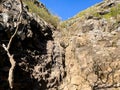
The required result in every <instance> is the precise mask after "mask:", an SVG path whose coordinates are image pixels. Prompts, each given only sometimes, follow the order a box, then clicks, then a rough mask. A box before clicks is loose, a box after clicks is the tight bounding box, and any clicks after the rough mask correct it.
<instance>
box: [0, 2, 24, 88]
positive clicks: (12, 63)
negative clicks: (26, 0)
mask: <svg viewBox="0 0 120 90" xmlns="http://www.w3.org/2000/svg"><path fill="white" fill-rule="evenodd" d="M20 5H21V7H20V13H19V16H18V20H17V27H16V29H15V32H14V34H13V35H12V36H11V38H10V40H9V42H8V45H7V46H5V44H2V47H3V48H4V50H5V51H6V52H7V55H8V57H9V61H10V63H11V68H10V70H9V74H8V82H9V86H10V88H11V89H12V88H13V82H14V69H15V66H16V61H15V59H14V58H13V55H11V54H10V51H9V49H10V47H11V43H12V41H13V38H14V37H15V35H16V33H17V31H18V28H19V24H20V23H21V15H22V8H23V5H22V1H21V0H20Z"/></svg>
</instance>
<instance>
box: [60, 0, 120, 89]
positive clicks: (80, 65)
mask: <svg viewBox="0 0 120 90" xmlns="http://www.w3.org/2000/svg"><path fill="white" fill-rule="evenodd" d="M108 1H110V0H108ZM108 1H107V0H106V1H105V2H104V3H101V4H99V5H98V6H96V8H99V11H100V10H101V9H103V8H101V6H107V9H105V8H104V11H105V10H108V9H109V10H110V8H111V5H108V3H107V2H108ZM112 1H113V2H112V3H114V5H115V6H116V5H118V4H119V3H116V2H119V0H112ZM109 3H110V2H109ZM112 3H111V4H112ZM112 7H113V6H112ZM117 9H119V7H117ZM96 12H97V11H96ZM86 13H87V11H86ZM107 13H109V12H107ZM107 13H106V12H104V14H107ZM100 14H102V15H104V14H103V12H102V11H101V13H100ZM91 15H92V14H91V13H87V14H86V16H91ZM86 16H83V17H82V16H81V17H79V18H77V19H76V18H75V20H74V18H73V22H72V21H71V20H72V19H71V20H70V22H72V24H69V25H70V26H67V28H66V31H67V30H68V31H67V32H64V34H65V33H66V34H67V35H66V36H65V35H64V34H63V35H64V36H63V37H64V38H67V39H66V40H67V41H66V42H67V43H68V44H69V46H68V47H67V48H66V54H65V55H66V59H65V62H66V63H65V65H66V71H67V76H66V78H65V80H64V81H63V84H61V86H60V90H119V89H120V77H119V76H120V55H119V53H120V44H119V43H120V29H119V28H120V22H119V18H118V17H119V14H117V15H116V16H117V18H116V17H114V16H113V17H112V16H111V17H110V18H107V19H106V18H105V17H102V16H101V17H100V18H99V19H98V18H97V16H94V15H93V16H92V17H91V18H86ZM98 16H100V15H98ZM68 22H69V21H68Z"/></svg>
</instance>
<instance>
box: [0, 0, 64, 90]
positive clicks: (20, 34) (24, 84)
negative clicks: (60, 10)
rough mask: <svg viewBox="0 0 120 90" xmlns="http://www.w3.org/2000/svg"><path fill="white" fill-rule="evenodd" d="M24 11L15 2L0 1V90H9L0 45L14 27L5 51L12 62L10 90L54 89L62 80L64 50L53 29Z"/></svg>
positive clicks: (7, 67) (4, 58)
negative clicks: (11, 88)
mask: <svg viewBox="0 0 120 90" xmlns="http://www.w3.org/2000/svg"><path fill="white" fill-rule="evenodd" d="M21 7H22V8H21ZM27 9H28V8H27V7H26V6H25V5H24V4H23V3H21V2H20V1H19V0H2V1H0V90H9V84H8V80H7V78H8V71H9V68H10V66H11V64H10V62H9V58H8V56H7V54H6V51H5V50H4V49H3V47H2V44H5V45H7V44H8V42H9V40H10V38H11V36H12V35H13V34H14V32H15V30H16V28H17V27H18V31H17V34H16V35H15V37H14V38H13V41H12V43H11V46H10V49H9V51H10V53H11V54H12V55H14V59H15V61H16V68H15V71H14V88H13V90H25V89H26V90H56V89H57V86H58V85H59V84H60V82H61V80H62V79H63V78H64V77H65V61H64V60H65V55H64V49H63V48H62V47H61V46H60V45H59V42H58V39H57V37H55V35H54V33H55V32H57V31H56V30H55V28H54V27H53V26H51V25H49V24H47V22H45V21H44V20H43V19H41V18H40V17H39V16H37V15H35V14H32V13H29V12H28V10H27ZM20 10H22V13H21V21H18V18H19V17H18V16H19V14H20ZM18 22H19V24H17V23H18ZM53 37H54V38H53ZM56 40H57V41H56Z"/></svg>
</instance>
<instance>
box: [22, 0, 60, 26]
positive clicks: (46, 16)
mask: <svg viewBox="0 0 120 90" xmlns="http://www.w3.org/2000/svg"><path fill="white" fill-rule="evenodd" d="M23 2H24V3H25V4H27V5H28V7H29V11H30V12H32V13H35V14H37V15H39V16H40V17H41V18H43V19H44V20H45V21H46V22H48V23H50V24H52V25H53V26H55V27H57V25H58V23H59V21H60V20H59V18H58V17H57V16H55V15H52V14H50V13H48V12H47V11H46V10H45V9H44V8H39V7H37V6H36V5H35V4H34V2H33V1H32V0H23Z"/></svg>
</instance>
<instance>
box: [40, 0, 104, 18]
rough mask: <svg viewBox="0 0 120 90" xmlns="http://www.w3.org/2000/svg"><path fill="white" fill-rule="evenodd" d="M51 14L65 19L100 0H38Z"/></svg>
mask: <svg viewBox="0 0 120 90" xmlns="http://www.w3.org/2000/svg"><path fill="white" fill-rule="evenodd" d="M39 1H41V2H42V3H43V4H44V5H45V6H46V7H47V8H48V9H49V10H50V11H51V12H52V13H53V14H55V15H57V16H59V17H60V18H61V19H62V20H67V19H69V18H71V17H73V16H74V15H76V14H77V13H78V12H80V11H82V10H84V9H86V8H88V7H90V6H92V5H94V4H96V3H99V2H101V1H102V0H74V1H73V0H39Z"/></svg>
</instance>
